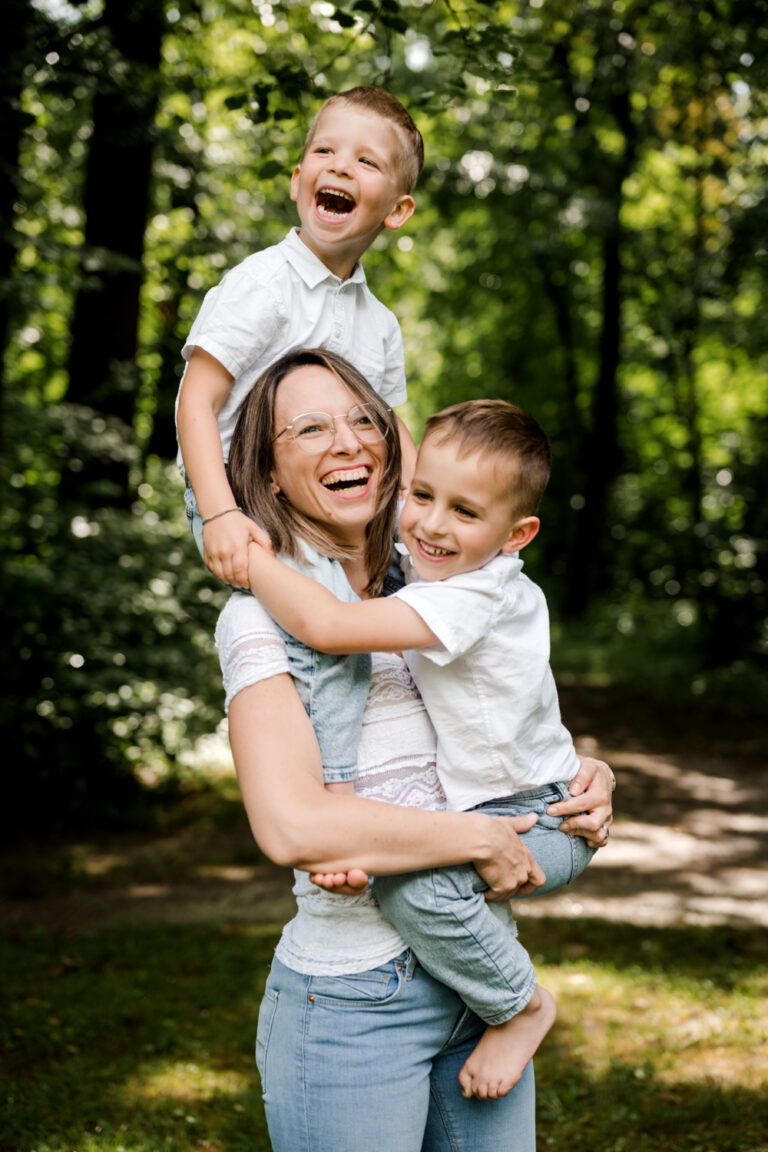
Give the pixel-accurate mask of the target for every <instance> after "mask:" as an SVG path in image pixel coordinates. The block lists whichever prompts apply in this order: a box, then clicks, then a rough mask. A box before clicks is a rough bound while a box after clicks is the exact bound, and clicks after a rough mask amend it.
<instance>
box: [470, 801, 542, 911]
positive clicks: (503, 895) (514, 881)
mask: <svg viewBox="0 0 768 1152" xmlns="http://www.w3.org/2000/svg"><path fill="white" fill-rule="evenodd" d="M483 819H484V820H490V823H491V827H490V828H489V829H488V838H489V841H490V845H491V847H490V851H491V857H490V859H486V860H473V861H472V863H473V864H474V866H475V869H476V870H477V871H478V872H479V873H480V875H481V876H482V878H483V880H485V882H486V884H487V885H488V891H487V892H486V893H485V898H486V900H488V901H490V902H492V903H500V902H501V901H503V900H511V899H512V897H513V896H527V895H528V893H530V892H534V891H535V890H536V889H537V888H539V887H541V885H542V884H543V883H544V879H545V877H544V873H543V872H542V870H541V868H540V867H539V865H538V864H537V863H536V861H535V860H534V858H533V856H532V855H531V853H530V852H529V850H528V849H527V848H526V846H525V844H524V843H523V841H522V840H521V839H520V833H522V832H527V831H528V829H529V828H532V827H533V825H534V824H535V823H536V822H537V820H538V817H537V815H536V813H535V812H529V813H528V814H527V815H526V816H509V817H507V816H504V817H500V818H499V819H498V820H494V819H493V818H492V817H490V816H484V817H483Z"/></svg>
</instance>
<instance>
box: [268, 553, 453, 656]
mask: <svg viewBox="0 0 768 1152" xmlns="http://www.w3.org/2000/svg"><path fill="white" fill-rule="evenodd" d="M248 574H249V579H250V584H251V591H252V592H253V594H254V596H256V598H257V599H258V600H259V602H260V603H261V604H262V605H263V606H264V607H265V608H266V610H267V612H269V614H270V616H272V618H273V619H274V620H277V622H278V624H279V625H280V626H281V627H282V628H285V630H286V632H290V634H291V635H292V636H295V637H296V638H297V640H301V642H302V644H307V645H308V646H309V647H310V648H316V649H317V650H318V651H319V652H329V653H331V654H333V655H335V654H338V653H353V652H400V651H403V649H407V648H428V647H430V646H431V645H432V644H437V643H438V640H437V637H436V636H435V634H434V632H431V631H430V629H429V628H428V627H427V625H426V624H425V623H424V621H423V620H422V618H421V616H419V614H418V613H417V612H415V611H414V610H413V608H410V607H409V606H408V605H407V604H404V603H403V602H402V600H398V599H396V598H393V597H391V596H390V597H382V598H380V599H376V600H361V601H359V602H356V603H353V604H346V603H344V601H342V600H339V599H337V597H336V596H334V594H333V593H332V592H329V591H328V589H327V588H324V587H323V586H322V585H321V584H318V582H317V581H316V580H313V579H312V578H311V577H310V576H304V575H303V574H302V573H301V572H296V571H294V569H292V568H288V567H287V565H285V564H281V562H280V561H279V560H277V559H276V558H275V557H274V556H271V555H270V554H269V553H268V552H264V551H263V550H262V549H261V548H258V547H257V546H256V545H253V546H252V547H251V548H250V549H249V570H248Z"/></svg>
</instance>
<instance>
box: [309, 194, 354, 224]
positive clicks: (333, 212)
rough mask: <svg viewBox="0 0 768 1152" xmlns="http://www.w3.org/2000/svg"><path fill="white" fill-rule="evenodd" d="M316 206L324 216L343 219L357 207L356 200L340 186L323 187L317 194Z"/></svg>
mask: <svg viewBox="0 0 768 1152" xmlns="http://www.w3.org/2000/svg"><path fill="white" fill-rule="evenodd" d="M315 206H316V207H317V210H318V211H319V212H321V213H322V215H323V216H328V217H332V218H333V219H337V220H343V218H344V217H345V216H349V214H350V212H351V211H352V210H353V209H354V207H355V201H354V200H353V198H352V197H351V196H350V195H349V194H348V193H347V192H342V191H341V190H340V189H339V188H321V189H320V191H319V192H318V193H317V195H316V196H315Z"/></svg>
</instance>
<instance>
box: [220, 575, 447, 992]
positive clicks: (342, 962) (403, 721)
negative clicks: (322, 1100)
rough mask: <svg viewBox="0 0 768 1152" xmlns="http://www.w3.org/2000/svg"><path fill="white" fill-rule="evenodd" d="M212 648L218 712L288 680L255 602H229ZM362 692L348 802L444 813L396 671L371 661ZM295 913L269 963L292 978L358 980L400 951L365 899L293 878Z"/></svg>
mask: <svg viewBox="0 0 768 1152" xmlns="http://www.w3.org/2000/svg"><path fill="white" fill-rule="evenodd" d="M216 647H217V650H218V653H219V659H220V661H221V668H222V673H223V677H224V688H225V692H226V704H227V708H228V707H229V703H230V701H231V700H232V698H233V697H234V696H235V695H237V693H238V692H240V691H241V690H242V689H243V688H246V687H248V686H249V685H251V684H256V683H258V682H259V681H260V680H265V679H268V678H269V677H271V676H278V675H280V674H282V673H284V672H288V671H289V668H288V659H287V656H286V653H285V647H284V644H283V641H282V639H281V637H280V635H279V633H278V632H277V630H276V629H275V626H274V624H273V622H272V620H271V618H270V617H269V616H268V614H267V613H266V612H265V611H264V609H263V608H262V607H261V605H260V604H259V603H258V601H257V600H256V599H255V598H254V597H253V596H250V595H247V594H243V593H237V592H236V593H234V595H233V596H232V597H231V598H230V599H229V601H228V602H227V604H226V606H225V607H224V610H223V611H222V613H221V616H220V617H219V622H218V625H217V627H216ZM372 659H373V669H372V679H371V690H370V692H369V695H368V703H367V705H366V710H365V716H364V718H363V733H362V738H361V741H360V747H359V749H358V758H357V767H358V776H357V780H356V783H355V790H356V792H357V793H358V794H359V795H361V796H365V797H367V798H368V799H372V800H382V801H386V802H388V803H390V804H403V805H406V806H407V807H410V808H427V809H436V808H444V807H445V797H444V796H443V793H442V789H441V787H440V783H439V781H438V779H437V773H436V771H435V733H434V729H433V728H432V725H431V723H430V721H429V719H428V717H427V714H426V711H425V710H424V705H423V704H422V702H421V698H420V697H419V694H418V692H417V690H416V686H415V685H414V683H413V680H412V679H411V676H410V673H409V672H408V669H407V668H406V666H405V663H404V661H403V660H402V659H401V658H400V657H399V656H394V655H390V654H383V653H378V654H374V656H373V658H372ZM295 879H296V882H295V885H294V889H293V891H294V895H295V896H296V902H297V905H298V912H297V914H296V916H295V917H294V919H293V920H291V921H290V922H289V923H288V924H286V926H285V928H284V929H283V934H282V937H281V939H280V942H279V943H278V946H277V950H276V953H275V954H276V956H277V957H278V958H279V959H280V960H281V961H282V963H283V964H285V965H287V967H289V968H293V969H294V970H295V971H297V972H302V973H306V974H311V975H318V976H319V975H338V974H341V973H344V972H348V973H351V972H364V971H366V970H367V969H369V968H374V967H376V966H377V965H379V964H383V963H384V962H385V961H386V960H391V959H392V957H393V956H397V955H398V953H400V952H402V950H403V949H404V947H405V944H404V942H403V940H402V938H401V937H400V936H399V935H398V933H397V932H396V931H395V930H394V928H392V927H391V926H390V925H389V924H387V922H386V921H385V920H384V919H383V918H382V916H381V914H380V912H379V909H378V905H377V904H376V901H375V900H374V899H373V896H372V895H371V893H370V892H366V893H364V894H363V895H361V896H337V895H333V894H331V893H329V892H326V891H325V890H323V889H321V888H317V887H316V886H315V885H314V884H311V883H310V881H309V877H308V876H307V873H306V872H298V871H297V872H295Z"/></svg>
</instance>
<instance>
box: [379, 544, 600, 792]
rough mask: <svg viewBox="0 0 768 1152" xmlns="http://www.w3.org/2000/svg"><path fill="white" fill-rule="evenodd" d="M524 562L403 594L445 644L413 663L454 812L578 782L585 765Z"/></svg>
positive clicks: (543, 613)
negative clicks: (566, 718)
mask: <svg viewBox="0 0 768 1152" xmlns="http://www.w3.org/2000/svg"><path fill="white" fill-rule="evenodd" d="M522 567H523V562H522V560H520V559H519V558H518V557H517V556H506V555H500V556H496V557H495V558H494V559H493V560H491V561H490V563H488V564H486V565H485V567H484V568H480V569H478V570H477V571H475V572H468V573H466V574H464V575H461V576H452V577H449V578H448V579H447V580H435V581H428V580H417V581H415V582H413V583H409V584H407V585H406V587H405V588H403V589H401V590H400V591H399V592H397V593H395V595H397V596H398V597H399V598H400V599H401V600H404V601H405V602H406V604H409V605H410V606H411V608H413V609H414V610H415V611H416V612H418V614H419V616H421V618H422V619H423V620H424V622H425V624H426V625H427V626H428V628H430V630H431V631H432V632H434V634H435V635H436V636H437V637H438V639H439V640H440V644H436V645H433V646H432V647H431V648H423V649H421V650H419V651H409V652H405V653H404V656H405V659H406V662H407V664H408V667H409V669H410V671H411V675H412V676H413V679H414V680H415V682H416V684H417V686H418V689H419V692H420V693H421V695H422V698H423V700H424V703H425V704H426V706H427V711H428V713H429V716H430V719H431V720H432V723H433V724H434V726H435V730H436V732H437V772H438V775H439V777H440V783H441V784H442V786H443V791H444V792H445V795H446V798H447V801H448V807H449V808H450V809H452V810H454V811H463V810H464V809H466V808H472V807H474V806H475V805H476V804H481V803H483V801H485V800H492V799H499V798H501V797H503V796H509V795H511V794H512V793H513V792H522V791H524V790H526V789H529V788H538V787H540V786H542V785H544V784H551V783H553V782H555V781H567V780H571V779H572V778H573V777H574V776H575V775H576V772H577V771H578V767H579V762H578V760H577V758H576V752H575V749H574V747H573V741H572V739H571V736H570V734H569V732H568V730H567V729H566V728H565V727H564V726H563V724H562V721H561V719H560V707H559V704H558V700H557V690H556V688H555V681H554V677H553V675H552V670H551V668H550V666H549V613H548V611H547V604H546V600H545V598H544V593H543V592H542V591H541V589H540V588H539V587H537V585H536V584H534V583H533V582H532V581H531V580H529V579H528V577H527V576H524V575H523V573H522Z"/></svg>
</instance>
